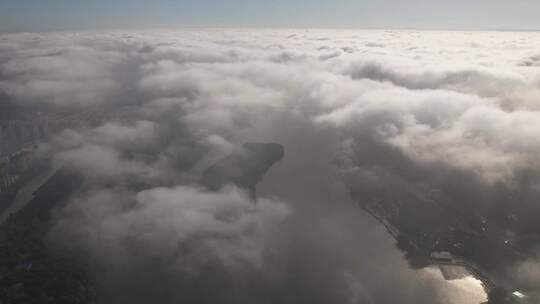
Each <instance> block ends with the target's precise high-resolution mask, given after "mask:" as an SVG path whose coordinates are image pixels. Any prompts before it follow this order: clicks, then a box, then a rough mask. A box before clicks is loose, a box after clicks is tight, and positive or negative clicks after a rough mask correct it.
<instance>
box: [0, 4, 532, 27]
mask: <svg viewBox="0 0 540 304" xmlns="http://www.w3.org/2000/svg"><path fill="white" fill-rule="evenodd" d="M539 11H540V1H537V0H516V1H506V0H455V1H444V0H408V1H401V0H377V1H375V0H219V1H218V0H154V1H142V0H133V1H127V0H108V1H105V0H92V1H71V0H0V32H18V31H51V30H81V29H111V28H114V29H141V28H161V27H165V28H178V27H279V28H288V27H292V28H415V29H487V30H494V29H505V30H511V29H514V30H538V29H540V19H539V18H537V13H538V12H539Z"/></svg>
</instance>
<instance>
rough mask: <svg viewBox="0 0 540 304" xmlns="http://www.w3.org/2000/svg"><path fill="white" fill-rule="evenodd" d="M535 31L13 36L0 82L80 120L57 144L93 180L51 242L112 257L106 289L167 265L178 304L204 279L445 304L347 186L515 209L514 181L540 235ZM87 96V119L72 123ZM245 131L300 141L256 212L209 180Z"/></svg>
mask: <svg viewBox="0 0 540 304" xmlns="http://www.w3.org/2000/svg"><path fill="white" fill-rule="evenodd" d="M514 36H517V37H518V38H523V40H521V41H522V42H520V43H516V42H513V40H514ZM536 36H537V34H535V33H511V34H510V33H481V32H478V33H460V32H413V31H286V30H282V31H281V30H267V31H266V30H261V31H250V30H237V31H232V30H230V31H222V30H200V31H198V30H191V31H165V30H163V31H140V32H122V31H111V32H85V33H45V34H17V35H2V36H0V91H2V92H4V94H6V96H8V98H9V99H10V100H12V101H13V102H14V103H16V104H19V105H24V106H25V107H28V108H30V109H32V108H33V107H35V108H36V111H37V110H39V111H44V112H45V113H44V115H50V116H48V117H50V119H51V120H53V121H54V122H58V121H62V122H65V121H68V123H64V125H67V126H68V128H67V130H64V131H62V132H59V133H58V134H56V135H55V138H54V139H53V140H52V141H51V142H50V143H49V144H48V146H47V147H46V148H47V150H48V151H52V152H53V153H54V159H55V161H56V162H58V163H60V164H63V165H70V166H73V167H75V168H77V169H79V171H80V172H81V173H82V174H84V175H85V177H86V184H85V186H84V189H83V190H82V193H80V194H79V195H78V196H77V197H76V198H75V199H74V200H73V201H72V203H70V204H69V205H68V206H67V207H66V208H65V209H64V210H62V211H61V212H60V213H59V215H58V217H57V222H56V226H55V228H54V229H53V231H52V232H51V239H53V240H56V242H57V243H64V244H70V245H71V246H72V247H74V248H78V249H79V250H82V249H84V250H82V252H84V253H86V254H87V255H88V256H90V258H91V259H93V260H95V261H96V263H97V265H98V266H99V267H97V268H99V269H102V268H107V267H104V265H107V266H110V265H113V266H114V265H116V266H114V267H113V268H114V270H112V271H111V272H110V273H107V272H106V271H105V272H102V271H99V275H100V276H101V278H103V279H104V280H105V281H107V282H110V285H109V286H112V287H110V288H106V287H104V288H103V290H102V292H103V293H104V294H106V295H107V298H109V299H117V300H118V299H122V300H118V301H116V302H126V301H123V300H126V299H127V298H123V296H129V298H130V300H133V299H136V300H138V301H139V302H141V303H144V302H148V299H147V298H145V296H144V295H145V292H146V295H148V294H151V293H152V292H155V291H156V290H163V289H160V287H159V286H155V285H156V284H152V278H153V276H155V277H163V278H166V279H164V282H163V286H164V287H163V288H164V289H166V290H168V291H170V290H176V289H174V286H181V288H180V287H179V288H177V290H176V291H174V292H172V293H173V295H171V298H169V299H165V300H164V301H163V303H166V302H167V301H168V300H170V301H173V300H178V299H183V300H186V299H189V296H187V295H192V296H194V297H195V298H197V299H201V301H202V299H211V300H216V299H217V298H219V297H218V296H216V298H213V297H211V296H208V298H205V297H206V296H207V295H205V294H204V292H201V290H203V289H204V288H203V287H200V286H209V287H208V288H209V289H212V290H218V289H226V290H229V291H230V293H227V296H226V297H225V298H227V299H230V301H231V302H234V303H242V302H250V301H251V302H252V300H253V299H260V297H261V296H262V295H264V296H268V297H270V298H271V299H275V302H280V303H283V302H285V303H286V302H291V303H292V302H294V303H307V302H310V303H316V302H317V301H319V302H321V303H324V301H325V300H326V303H328V302H333V303H341V302H343V303H345V302H347V301H352V302H368V303H369V302H370V301H371V302H377V303H395V302H396V301H400V302H401V303H427V302H430V301H429V300H430V299H431V300H432V301H431V302H430V303H433V302H434V301H439V302H441V303H444V300H441V299H439V298H438V295H440V293H441V292H442V291H441V290H440V288H441V287H440V285H439V284H438V283H434V282H435V281H434V280H432V279H425V278H424V279H418V274H417V273H415V272H412V270H405V269H406V267H405V266H404V265H402V264H399V263H401V262H403V260H402V259H401V257H399V256H398V257H396V256H394V254H398V253H396V252H397V251H396V249H395V248H393V247H392V246H393V244H392V243H391V242H389V241H388V240H387V239H384V233H376V232H373V231H377V228H376V227H378V226H377V224H376V223H373V222H369V220H367V219H366V218H364V217H361V216H359V215H357V214H356V213H355V212H356V210H358V208H356V206H355V205H354V203H353V202H351V201H350V200H348V199H345V198H344V197H347V198H348V190H356V191H361V193H362V194H363V197H364V198H366V199H368V198H380V197H383V198H388V199H396V198H399V199H400V200H401V201H403V203H404V204H407V203H413V202H414V201H415V200H416V199H418V197H424V198H425V197H428V196H429V195H431V192H430V191H431V190H433V189H440V192H441V194H440V199H441V200H444V201H445V202H449V203H451V204H454V205H455V206H461V207H463V206H472V207H476V206H478V207H479V208H488V209H489V208H493V209H496V210H499V209H497V208H499V207H500V206H501V205H504V203H505V202H504V197H503V196H502V195H500V193H501V192H504V193H506V194H508V196H506V197H517V196H519V197H520V201H519V203H517V202H516V203H514V204H515V205H516V206H521V207H519V208H522V209H521V210H522V213H521V214H520V216H521V219H522V222H523V227H521V228H520V229H523V231H526V232H527V233H528V232H531V231H535V229H537V228H538V227H537V225H536V224H535V223H536V222H535V215H537V214H538V211H539V210H540V206H539V205H538V202H537V197H538V194H539V193H538V191H539V190H540V187H539V186H538V185H540V174H539V173H540V166H539V163H538V161H537V160H536V156H537V155H538V153H539V152H540V151H539V149H540V143H538V140H537V139H536V138H537V136H536V134H538V133H539V131H540V125H539V124H538V121H540V120H539V118H540V117H538V114H537V112H538V109H539V107H538V100H539V98H540V86H539V85H538V84H539V82H538V79H540V72H539V70H538V69H537V68H536V64H535V60H536V57H537V50H538V47H540V45H538V41H539V40H538V39H536V38H538V37H536ZM510 38H512V39H510ZM524 63H527V64H524ZM73 108H78V109H79V113H84V115H82V114H81V115H79V116H76V117H77V118H76V119H72V120H69V117H71V116H70V115H71V113H73ZM66 113H67V114H66ZM64 116H66V117H68V118H66V119H65V120H63V119H64ZM88 117H90V118H88ZM247 141H274V142H278V143H282V144H284V145H285V149H286V151H285V155H286V156H285V158H284V160H283V162H282V163H280V164H279V165H277V166H276V168H277V169H275V171H272V172H277V173H274V174H276V175H277V176H279V178H276V177H272V176H270V177H268V179H269V180H270V181H271V182H268V183H269V184H264V183H265V182H264V181H263V185H262V186H261V188H263V189H262V191H260V192H261V193H263V194H262V195H260V200H259V203H258V204H256V205H253V204H252V203H251V202H250V201H249V200H248V199H247V198H246V196H245V194H244V193H243V192H242V191H241V190H238V189H235V188H228V189H226V190H224V191H222V192H218V193H210V192H206V191H203V190H201V189H199V188H198V185H197V182H198V178H199V175H200V173H201V172H202V171H203V170H204V169H205V168H207V167H208V166H209V165H211V164H212V163H213V162H215V161H216V160H219V159H220V158H221V157H224V156H226V155H227V154H228V153H229V152H230V151H233V150H234V149H235V148H237V147H239V146H240V145H241V144H242V143H244V142H247ZM273 170H274V169H273ZM343 183H345V185H346V187H348V188H345V186H344V185H343ZM265 189H266V190H265ZM344 194H345V195H344ZM337 198H339V199H337ZM336 201H340V202H341V201H345V202H346V203H345V204H339V203H337V202H336ZM285 206H287V207H285ZM472 207H471V208H472ZM289 209H290V210H292V211H288V210H289ZM274 228H282V229H285V230H286V233H284V232H283V230H281V232H280V231H278V232H275V230H274ZM278 230H280V229H278ZM536 231H537V230H536ZM358 238H361V239H362V241H360V242H358V243H360V244H357V240H358ZM334 240H335V241H334ZM364 243H369V246H367V245H364ZM367 247H372V248H373V249H368V248H367ZM306 252H307V253H306ZM272 261H274V262H273V263H272ZM276 261H277V262H276ZM396 261H398V262H396ZM403 263H404V262H403ZM207 265H211V267H210V268H211V269H210V270H209V269H207V268H205V267H206V266H207ZM215 265H221V266H219V267H218V266H215ZM276 265H281V266H280V267H282V268H280V267H277V266H276ZM359 265H360V266H359ZM370 265H373V266H370ZM383 265H390V266H388V267H385V266H384V267H383ZM391 266H395V267H391ZM212 267H217V268H212ZM129 269H132V270H129ZM231 269H234V270H231ZM409 271H410V272H409ZM193 273H199V275H195V276H194V275H193ZM209 273H213V274H214V275H215V277H216V278H215V280H211V278H212V276H210V275H209ZM239 273H241V274H239ZM377 274H379V275H377ZM129 277H137V278H140V282H139V283H137V282H134V281H133V280H128V279H127V278H129ZM373 277H377V280H375V281H376V284H372V283H369V280H370V279H371V278H373ZM108 280H109V281H108ZM168 280H170V281H168ZM317 280H319V281H317ZM122 282H124V283H122ZM280 282H285V283H280ZM331 282H334V283H331ZM381 282H385V283H384V284H383V283H381ZM131 284H135V285H131ZM190 284H191V285H190ZM146 285H148V286H146ZM286 285H290V286H286ZM378 285H380V286H382V285H386V286H391V287H390V288H388V289H391V290H381V288H380V286H378ZM133 286H136V287H137V288H133ZM150 286H151V287H150ZM194 286H195V287H194ZM197 286H199V287H197ZM403 286H407V288H405V289H403V288H402V287H403ZM437 286H439V287H437ZM146 287H147V288H146ZM133 290H137V291H138V292H134V291H133ZM240 291H242V292H240ZM182 293H184V294H185V295H186V296H185V297H184V298H182ZM295 294H296V297H295V296H293V295H295ZM313 295H317V296H318V297H317V299H318V300H317V299H314V296H313ZM319 296H320V297H319ZM117 297H119V298H117ZM186 297H187V298H186ZM433 299H439V300H433ZM186 301H187V300H186ZM113 302H114V301H113ZM223 302H226V301H225V300H223Z"/></svg>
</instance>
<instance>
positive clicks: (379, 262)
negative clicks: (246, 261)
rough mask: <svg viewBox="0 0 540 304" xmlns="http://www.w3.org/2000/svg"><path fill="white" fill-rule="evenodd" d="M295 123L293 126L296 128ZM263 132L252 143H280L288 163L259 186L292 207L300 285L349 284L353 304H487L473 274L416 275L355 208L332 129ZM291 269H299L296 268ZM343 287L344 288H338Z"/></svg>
mask: <svg viewBox="0 0 540 304" xmlns="http://www.w3.org/2000/svg"><path fill="white" fill-rule="evenodd" d="M291 123H292V124H293V125H292V126H291ZM276 125H279V123H278V124H276V123H275V122H273V123H272V125H271V126H262V127H260V128H258V129H259V130H270V131H262V133H255V134H253V135H252V136H253V138H250V139H254V138H255V137H256V138H259V139H261V138H262V139H264V140H265V141H271V142H277V143H281V144H283V145H284V146H285V157H284V159H283V160H282V161H281V162H280V163H277V164H276V165H274V167H272V168H271V169H270V171H269V172H268V173H267V175H266V176H265V178H264V179H263V181H262V182H261V183H260V184H259V185H258V187H257V193H258V195H259V196H262V197H274V198H277V199H280V200H282V201H284V202H286V203H287V204H288V205H289V206H290V207H291V209H292V218H291V219H290V222H289V223H288V224H287V226H286V228H285V229H287V230H288V232H287V233H288V234H290V238H291V239H292V240H293V241H292V242H293V243H294V246H295V247H297V248H299V249H296V250H298V251H301V252H303V253H302V257H301V258H298V259H297V260H295V263H297V264H298V265H296V266H294V267H295V269H301V270H302V271H301V273H299V274H298V275H297V276H298V277H299V278H298V279H297V280H298V281H299V282H300V283H298V284H299V285H303V287H306V288H307V289H310V290H312V291H313V292H315V293H320V294H321V296H324V294H323V292H322V291H319V290H324V289H326V288H330V287H329V286H335V284H336V283H335V282H336V280H337V281H339V282H342V283H343V284H345V285H347V288H346V290H347V291H346V292H348V293H349V295H350V297H349V298H350V302H351V303H415V304H417V303H448V304H478V303H482V302H485V301H486V300H487V299H486V294H485V292H484V289H483V287H482V285H481V282H480V281H479V280H477V279H475V278H474V277H472V276H471V275H466V276H465V277H464V278H461V279H456V280H449V281H447V280H445V279H444V277H443V275H442V274H441V271H440V270H439V269H438V268H437V267H430V268H425V269H421V270H413V269H411V268H410V267H409V266H408V263H407V261H406V260H405V258H404V257H403V253H402V252H401V251H400V250H399V249H398V248H397V247H396V246H395V241H394V239H393V238H391V237H390V236H389V234H388V233H387V231H386V230H385V228H384V227H383V226H382V225H381V224H380V223H379V222H377V221H376V220H375V219H373V218H372V217H371V216H369V215H368V214H367V213H365V212H364V211H362V210H361V208H359V207H358V206H357V204H356V203H355V202H353V201H352V200H351V199H350V197H349V194H348V192H347V189H346V187H345V186H344V185H343V184H342V183H341V182H340V178H339V176H338V174H337V172H336V168H335V166H334V165H333V164H332V159H333V153H334V151H333V148H332V147H334V146H335V144H336V143H335V142H334V140H333V138H338V137H337V136H336V134H333V131H331V130H318V131H317V132H316V134H312V133H313V131H312V130H311V129H310V126H309V124H304V123H294V122H291V121H287V123H284V125H287V126H288V127H289V130H287V132H283V131H281V130H275V129H274V132H272V126H274V127H275V126H276ZM293 271H294V270H293ZM335 288H339V286H337V287H335Z"/></svg>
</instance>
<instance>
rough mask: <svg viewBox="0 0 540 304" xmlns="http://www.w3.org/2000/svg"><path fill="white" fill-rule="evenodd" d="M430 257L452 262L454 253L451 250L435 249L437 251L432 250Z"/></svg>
mask: <svg viewBox="0 0 540 304" xmlns="http://www.w3.org/2000/svg"><path fill="white" fill-rule="evenodd" d="M430 257H431V258H432V259H433V260H436V261H441V262H452V260H453V257H452V254H451V253H450V252H447V251H435V252H432V253H431V255H430Z"/></svg>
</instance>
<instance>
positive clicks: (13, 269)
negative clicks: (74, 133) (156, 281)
mask: <svg viewBox="0 0 540 304" xmlns="http://www.w3.org/2000/svg"><path fill="white" fill-rule="evenodd" d="M81 184H82V177H81V176H80V175H79V174H76V173H74V172H72V171H69V170H60V171H58V172H57V173H56V174H55V175H54V176H53V177H51V178H50V179H49V180H48V181H47V182H46V183H45V184H44V185H42V186H41V187H40V188H39V189H38V190H37V191H36V193H35V196H34V198H33V199H32V201H30V202H29V203H28V205H26V206H25V207H24V208H23V209H21V210H20V211H19V212H17V213H16V214H14V215H11V216H10V217H9V218H8V219H7V220H6V222H5V223H4V224H2V226H0V286H1V287H2V288H0V303H3V304H11V303H13V304H15V303H17V304H20V303H92V301H93V299H94V287H93V283H92V280H91V279H90V277H89V273H90V272H89V271H88V270H87V269H86V267H85V265H84V263H82V262H81V261H80V260H74V259H73V258H72V257H70V255H69V254H63V253H61V252H57V251H53V250H52V249H51V248H49V247H47V245H46V243H45V240H44V239H45V235H46V234H47V232H48V230H49V228H50V226H51V210H52V209H53V208H56V207H59V206H61V205H62V204H63V203H64V202H65V201H66V199H67V198H68V197H69V196H70V195H71V194H72V193H74V192H75V191H76V190H77V189H78V188H79V187H80V186H81Z"/></svg>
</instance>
